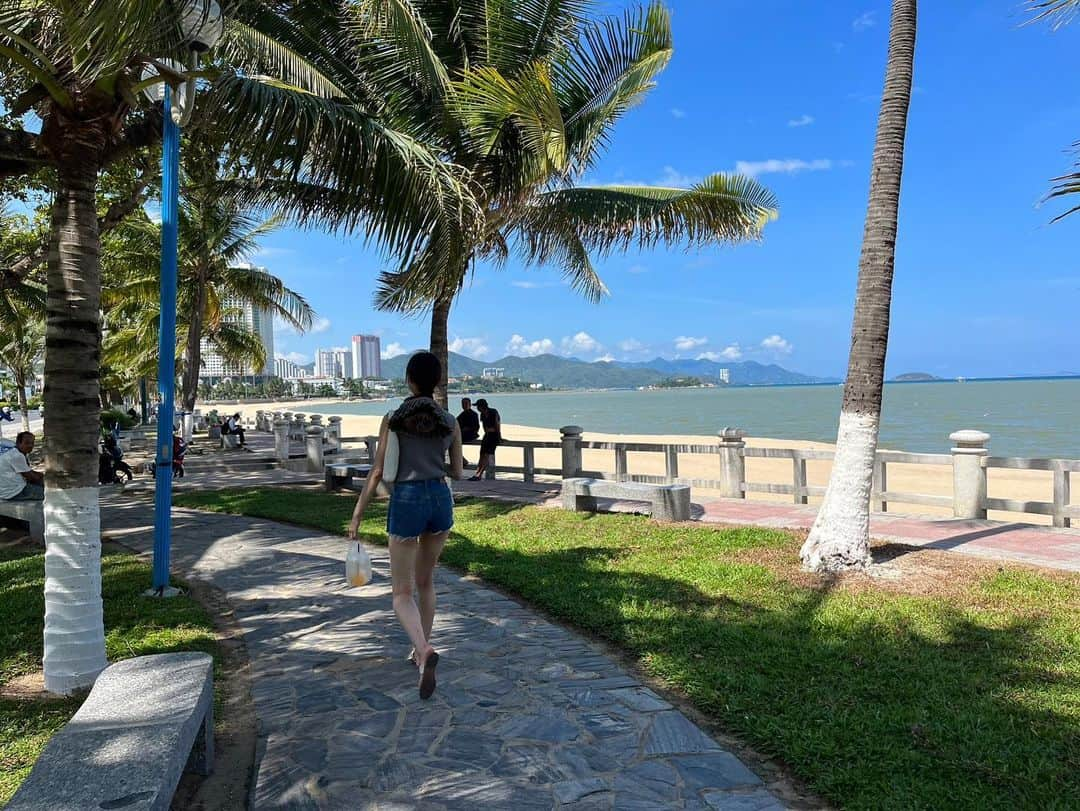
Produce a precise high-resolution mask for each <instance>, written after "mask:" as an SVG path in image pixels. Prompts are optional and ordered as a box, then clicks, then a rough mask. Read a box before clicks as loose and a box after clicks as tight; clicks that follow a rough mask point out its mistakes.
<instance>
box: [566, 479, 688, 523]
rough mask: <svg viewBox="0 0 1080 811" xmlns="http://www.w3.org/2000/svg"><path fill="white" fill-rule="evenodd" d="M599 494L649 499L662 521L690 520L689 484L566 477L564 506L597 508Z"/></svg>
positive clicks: (587, 509)
mask: <svg viewBox="0 0 1080 811" xmlns="http://www.w3.org/2000/svg"><path fill="white" fill-rule="evenodd" d="M597 498H613V499H626V500H627V501H648V502H650V503H651V504H652V517H653V518H656V519H658V520H660V521H689V520H690V485H688V484H640V483H638V482H614V481H607V480H605V479H563V485H562V499H563V507H564V508H565V509H567V510H576V511H578V512H583V511H592V512H594V511H595V510H596V499H597Z"/></svg>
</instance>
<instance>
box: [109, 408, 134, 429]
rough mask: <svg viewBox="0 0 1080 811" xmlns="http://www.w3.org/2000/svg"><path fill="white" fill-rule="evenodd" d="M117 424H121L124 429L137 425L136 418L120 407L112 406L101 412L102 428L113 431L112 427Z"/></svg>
mask: <svg viewBox="0 0 1080 811" xmlns="http://www.w3.org/2000/svg"><path fill="white" fill-rule="evenodd" d="M117 424H119V425H120V427H121V428H122V429H124V430H127V429H128V428H131V427H133V426H134V425H135V420H133V419H132V418H131V417H130V415H128V414H126V413H124V412H123V411H121V410H120V409H119V408H110V409H107V410H105V411H102V412H101V428H102V430H105V431H111V430H112V427H113V426H114V425H117Z"/></svg>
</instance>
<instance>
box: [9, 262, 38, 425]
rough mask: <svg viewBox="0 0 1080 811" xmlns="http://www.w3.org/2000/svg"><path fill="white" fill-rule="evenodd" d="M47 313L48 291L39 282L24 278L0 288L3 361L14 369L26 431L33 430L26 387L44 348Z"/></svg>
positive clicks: (12, 374) (13, 375) (13, 379)
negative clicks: (31, 281) (35, 283)
mask: <svg viewBox="0 0 1080 811" xmlns="http://www.w3.org/2000/svg"><path fill="white" fill-rule="evenodd" d="M44 313H45V291H44V290H43V289H42V288H41V287H40V286H38V285H34V284H31V283H28V282H24V283H23V284H22V285H20V286H19V287H17V288H7V289H5V290H3V291H2V292H0V363H3V364H4V365H5V366H7V367H8V369H9V370H10V371H11V378H12V381H13V382H14V383H15V388H16V391H17V397H18V401H19V412H20V413H21V414H22V429H23V430H24V431H29V430H30V410H29V408H28V407H27V403H26V387H27V386H28V385H29V384H30V383H31V382H32V381H33V379H34V366H35V365H36V364H37V363H38V361H40V360H41V357H42V355H43V354H44V352H45V320H44Z"/></svg>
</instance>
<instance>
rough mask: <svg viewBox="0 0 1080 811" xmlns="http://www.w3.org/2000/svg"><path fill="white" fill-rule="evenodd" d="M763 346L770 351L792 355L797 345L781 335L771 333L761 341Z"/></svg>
mask: <svg viewBox="0 0 1080 811" xmlns="http://www.w3.org/2000/svg"><path fill="white" fill-rule="evenodd" d="M761 348H762V349H764V350H766V351H768V352H776V353H777V354H780V355H790V354H791V351H792V350H793V349H794V348H795V347H794V346H792V345H791V343H790V342H789V341H787V340H786V339H784V338H781V337H780V336H779V335H770V336H769V337H768V338H766V339H765V340H763V341H762V342H761Z"/></svg>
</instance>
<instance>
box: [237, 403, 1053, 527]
mask: <svg viewBox="0 0 1080 811" xmlns="http://www.w3.org/2000/svg"><path fill="white" fill-rule="evenodd" d="M340 403H341V401H340V400H334V399H328V400H306V401H303V402H277V403H254V404H249V405H244V404H239V405H236V406H235V408H236V409H237V410H239V411H241V412H242V413H243V415H244V416H245V417H246V418H251V419H254V417H255V412H256V411H260V410H262V411H291V412H293V413H300V414H308V415H310V414H314V413H318V414H324V415H325V414H327V413H333V406H334V405H338V404H340ZM339 416H340V417H341V430H342V435H343V436H348V437H358V436H370V435H374V434H377V433H378V431H379V425H380V423H381V421H382V416H381V415H361V414H345V413H342V414H339ZM503 435H504V436H505V437H506V438H507V439H512V440H532V441H540V442H557V441H558V440H559V439H560V435H559V432H558V431H557V430H554V429H551V428H538V427H536V426H531V425H520V424H516V423H509V422H508V423H505V424H504V425H503ZM583 437H584V439H586V440H592V441H598V442H642V443H670V444H681V445H710V444H715V443H716V441H717V440H716V437H715V436H707V435H701V434H631V433H620V434H609V433H600V432H593V431H588V430H587V431H586V432H585V434H584V435H583ZM746 444H747V446H749V447H753V448H799V449H814V450H832V449H833V445H832V444H831V443H827V442H816V441H812V440H792V439H776V438H772V437H757V436H748V437H746ZM470 450H471V449H469V448H466V453H465V456H466V458H469V452H470ZM472 450H473V454H475V450H474V449H472ZM895 450H906V449H904V448H896V449H895ZM497 458H498V459H499V460H500V461H503V463H504V464H508V465H520V464H521V462H520V458H521V451H520V450H518V449H517V448H506V449H503V450H502V451H500V452H499V454H498V457H497ZM559 459H560V451H559V450H557V449H537V451H536V464H537V465H538V466H540V467H558V466H559V465H560V464H561V462H560V461H559ZM582 463H583V465H584V467H585V468H586V469H589V470H610V471H613V470H614V469H615V462H614V458H613V454H612V453H611V452H610V451H594V450H586V451H584V452H583V453H582ZM628 463H629V469H630V471H631V472H632V473H641V474H651V475H663V473H664V459H663V455H662V454H659V453H630V454H629V455H628ZM831 466H832V463H831V462H829V461H825V460H822V461H819V460H811V461H809V462H807V466H806V467H807V471H806V476H807V483H808V484H810V485H812V486H818V487H824V486H826V485H827V484H828V480H829V472H830V468H831ZM679 472H680V473H681V474H682V475H683V476H687V477H689V478H701V479H706V478H713V477H715V475H716V473H717V470H716V459H715V457H711V456H705V455H692V454H680V456H679ZM746 474H747V479H748V480H749V481H755V482H776V483H790V482H791V462H790V460H787V459H757V458H751V459H747V460H746ZM952 477H953V472H952V467H951V466H950V465H902V464H893V465H889V489H890V490H892V491H895V492H909V493H924V494H928V495H937V496H946V497H951V496H952V489H953V479H952ZM697 492H700V493H701V494H702V495H706V496H709V495H714V493H712V492H711V491H709V490H704V489H701V488H696V489H695V493H697ZM1052 493H1053V475H1052V474H1051V473H1050V472H1048V471H1038V470H994V471H992V472H991V474H990V479H989V483H988V495H990V496H991V497H995V498H1010V499H1016V500H1020V501H1048V500H1050V498H1051V495H1052ZM747 498H748V499H751V500H754V501H772V502H781V503H790V497H788V496H778V495H770V494H767V493H748V494H747ZM820 501H821V499H820V498H811V499H810V503H811V504H818V503H820ZM890 512H892V513H895V514H898V515H920V516H931V517H935V518H951V517H952V511H951V510H950V509H948V508H940V507H928V506H917V505H913V504H903V503H896V504H895V509H890ZM989 517H990V518H991V519H994V520H999V521H1017V522H1022V523H1027V524H1039V525H1049V524H1050V518H1049V516H1042V515H1029V514H1026V513H1025V514H1019V513H1007V512H998V511H991V512H990V515H989Z"/></svg>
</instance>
